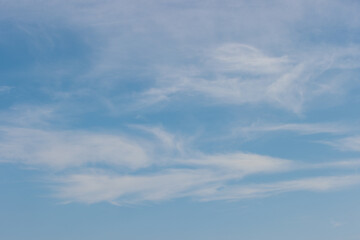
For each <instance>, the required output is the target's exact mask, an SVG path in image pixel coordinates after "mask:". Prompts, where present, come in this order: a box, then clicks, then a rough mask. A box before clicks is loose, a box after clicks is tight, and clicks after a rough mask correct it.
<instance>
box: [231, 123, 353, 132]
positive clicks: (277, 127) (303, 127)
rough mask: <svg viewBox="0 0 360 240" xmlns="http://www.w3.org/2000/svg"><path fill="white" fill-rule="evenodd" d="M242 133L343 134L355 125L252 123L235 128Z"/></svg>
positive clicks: (351, 129)
mask: <svg viewBox="0 0 360 240" xmlns="http://www.w3.org/2000/svg"><path fill="white" fill-rule="evenodd" d="M235 131H236V132H241V133H252V132H254V133H256V132H277V131H289V132H295V133H299V134H303V135H310V134H319V133H328V134H343V133H348V132H351V131H354V128H353V127H349V126H344V125H343V124H337V123H285V124H257V123H254V124H251V125H250V126H247V127H240V128H237V129H236V130H235Z"/></svg>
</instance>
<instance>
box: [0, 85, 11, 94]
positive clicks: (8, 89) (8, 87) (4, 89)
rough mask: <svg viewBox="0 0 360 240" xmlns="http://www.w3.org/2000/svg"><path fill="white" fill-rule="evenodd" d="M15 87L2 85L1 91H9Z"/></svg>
mask: <svg viewBox="0 0 360 240" xmlns="http://www.w3.org/2000/svg"><path fill="white" fill-rule="evenodd" d="M11 89H13V87H10V86H0V93H8V92H10V90H11Z"/></svg>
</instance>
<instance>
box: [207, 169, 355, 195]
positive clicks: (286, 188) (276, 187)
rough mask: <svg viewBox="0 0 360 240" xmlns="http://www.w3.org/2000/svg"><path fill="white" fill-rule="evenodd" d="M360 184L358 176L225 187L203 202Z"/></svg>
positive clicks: (321, 190)
mask: <svg viewBox="0 0 360 240" xmlns="http://www.w3.org/2000/svg"><path fill="white" fill-rule="evenodd" d="M359 184H360V176H359V175H347V176H325V177H313V178H303V179H297V180H290V181H281V182H274V183H264V184H248V185H240V186H237V185H233V186H229V185H228V186H225V187H222V188H220V189H215V190H213V191H212V192H211V194H208V195H207V196H206V194H204V196H203V200H237V199H245V198H257V197H266V196H271V195H274V194H280V193H285V192H294V191H311V192H326V191H333V190H338V189H341V188H345V187H350V186H353V185H359Z"/></svg>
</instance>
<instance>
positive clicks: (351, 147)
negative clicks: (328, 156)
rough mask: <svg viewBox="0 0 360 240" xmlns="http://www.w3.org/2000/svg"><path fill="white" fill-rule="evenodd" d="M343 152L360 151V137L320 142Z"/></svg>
mask: <svg viewBox="0 0 360 240" xmlns="http://www.w3.org/2000/svg"><path fill="white" fill-rule="evenodd" d="M320 142H321V143H324V144H328V145H331V146H333V147H335V148H337V149H339V150H342V151H354V152H359V151H360V136H357V135H356V136H350V137H345V138H341V139H337V140H332V141H320Z"/></svg>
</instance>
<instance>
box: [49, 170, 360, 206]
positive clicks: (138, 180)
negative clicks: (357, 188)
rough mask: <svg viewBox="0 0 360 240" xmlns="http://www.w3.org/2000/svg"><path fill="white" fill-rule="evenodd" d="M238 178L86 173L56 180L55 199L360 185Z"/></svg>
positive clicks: (355, 180)
mask: <svg viewBox="0 0 360 240" xmlns="http://www.w3.org/2000/svg"><path fill="white" fill-rule="evenodd" d="M235 179H239V178H234V176H227V175H222V174H219V173H217V172H213V171H209V170H201V169H198V170H184V169H183V170H181V169H177V170H168V171H164V172H160V173H156V174H148V175H116V174H112V173H104V172H103V173H85V174H73V175H67V176H63V177H61V178H57V179H55V182H56V183H57V184H58V185H57V187H56V188H54V191H55V196H56V197H57V198H60V199H62V200H64V201H65V202H83V203H89V204H91V203H97V202H102V201H106V202H111V203H114V204H120V205H124V204H139V203H143V202H158V201H165V200H171V199H175V198H184V197H190V198H193V199H195V200H201V201H214V200H239V199H246V198H258V197H268V196H271V195H275V194H280V193H285V192H294V191H311V192H327V191H333V190H339V189H342V188H346V187H350V186H353V185H358V184H360V176H358V175H346V176H322V177H313V178H301V179H296V180H287V181H280V182H270V183H263V184H243V183H237V184H234V183H232V184H230V183H228V181H229V180H235Z"/></svg>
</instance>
